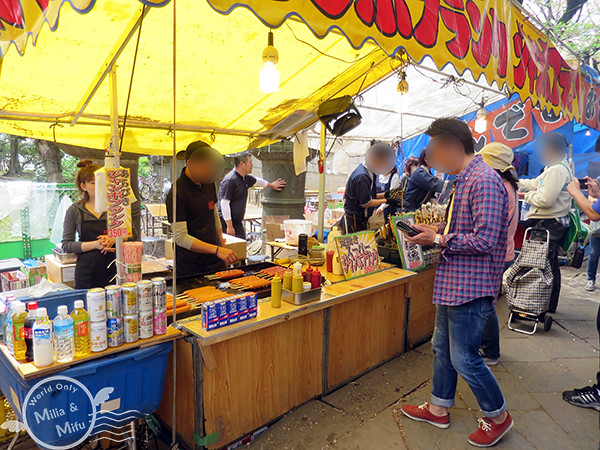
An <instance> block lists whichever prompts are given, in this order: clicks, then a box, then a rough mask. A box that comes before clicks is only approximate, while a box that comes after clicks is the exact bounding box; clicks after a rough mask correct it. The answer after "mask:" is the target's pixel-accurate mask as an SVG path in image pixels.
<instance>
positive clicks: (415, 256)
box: [392, 214, 425, 270]
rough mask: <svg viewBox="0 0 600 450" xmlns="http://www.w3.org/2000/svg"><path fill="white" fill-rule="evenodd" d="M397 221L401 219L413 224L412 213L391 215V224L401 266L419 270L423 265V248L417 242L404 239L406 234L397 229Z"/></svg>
mask: <svg viewBox="0 0 600 450" xmlns="http://www.w3.org/2000/svg"><path fill="white" fill-rule="evenodd" d="M399 221H403V222H405V223H407V224H409V225H414V224H415V218H414V214H401V215H397V216H392V226H393V227H394V234H395V235H396V242H397V244H398V252H399V253H400V259H402V267H403V268H404V269H406V270H419V269H422V268H423V267H425V259H424V258H423V250H422V249H421V246H420V245H418V244H411V243H410V242H408V239H406V235H405V234H404V233H403V232H402V231H400V230H399V229H398V227H397V226H396V224H397V223H398V222H399Z"/></svg>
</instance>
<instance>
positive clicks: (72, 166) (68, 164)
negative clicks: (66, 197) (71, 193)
mask: <svg viewBox="0 0 600 450" xmlns="http://www.w3.org/2000/svg"><path fill="white" fill-rule="evenodd" d="M78 162H79V160H78V159H77V158H75V157H74V156H71V155H68V154H67V153H64V152H63V157H62V159H61V160H60V165H61V166H62V171H63V178H64V180H65V183H72V182H74V181H75V175H76V174H77V170H78V168H77V163H78Z"/></svg>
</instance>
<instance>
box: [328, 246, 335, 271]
mask: <svg viewBox="0 0 600 450" xmlns="http://www.w3.org/2000/svg"><path fill="white" fill-rule="evenodd" d="M333 255H335V252H334V251H333V250H329V251H328V252H327V272H329V273H331V272H333Z"/></svg>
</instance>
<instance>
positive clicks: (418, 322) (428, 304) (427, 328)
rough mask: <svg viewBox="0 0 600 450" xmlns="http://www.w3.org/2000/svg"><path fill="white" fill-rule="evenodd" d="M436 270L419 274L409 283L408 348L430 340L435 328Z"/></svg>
mask: <svg viewBox="0 0 600 450" xmlns="http://www.w3.org/2000/svg"><path fill="white" fill-rule="evenodd" d="M434 281H435V268H434V269H428V270H424V271H423V272H419V273H418V274H417V276H415V277H413V278H412V279H411V280H410V282H409V283H408V294H407V296H408V297H409V298H410V300H409V302H410V303H409V305H408V321H407V323H408V333H407V336H408V347H409V348H413V347H414V346H415V345H417V344H419V343H421V342H423V341H424V340H426V339H428V338H429V337H430V336H431V335H432V334H433V328H434V326H435V305H434V304H433V302H432V300H433V284H434Z"/></svg>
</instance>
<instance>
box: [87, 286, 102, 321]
mask: <svg viewBox="0 0 600 450" xmlns="http://www.w3.org/2000/svg"><path fill="white" fill-rule="evenodd" d="M86 298H87V311H88V314H89V315H90V322H104V321H105V320H106V294H105V291H104V289H102V288H94V289H90V290H89V291H88V292H87V296H86Z"/></svg>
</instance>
